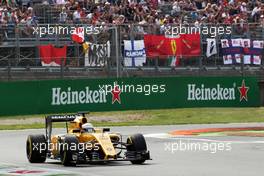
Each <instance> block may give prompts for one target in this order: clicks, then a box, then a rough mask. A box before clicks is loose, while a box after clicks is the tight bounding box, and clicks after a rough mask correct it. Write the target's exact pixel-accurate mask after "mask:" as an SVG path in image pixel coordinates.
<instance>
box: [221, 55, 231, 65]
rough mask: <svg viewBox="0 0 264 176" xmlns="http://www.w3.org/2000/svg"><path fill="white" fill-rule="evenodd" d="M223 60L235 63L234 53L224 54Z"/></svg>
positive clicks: (226, 62)
mask: <svg viewBox="0 0 264 176" xmlns="http://www.w3.org/2000/svg"><path fill="white" fill-rule="evenodd" d="M223 60H224V64H232V63H233V59H232V55H224V56H223Z"/></svg>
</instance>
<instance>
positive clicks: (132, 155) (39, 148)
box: [26, 112, 150, 166]
mask: <svg viewBox="0 0 264 176" xmlns="http://www.w3.org/2000/svg"><path fill="white" fill-rule="evenodd" d="M85 114H86V113H84V112H83V113H77V114H72V115H51V116H47V117H45V121H46V125H45V126H46V135H43V134H40V135H29V136H28V138H27V142H26V153H27V158H28V160H29V162H31V163H43V162H45V161H46V158H49V159H56V160H60V161H61V163H62V164H63V165H64V166H75V165H76V164H81V163H101V162H103V163H104V162H108V161H131V163H133V164H142V163H144V162H145V161H146V160H150V154H149V151H148V150H147V145H146V142H145V138H144V136H143V135H142V134H134V135H131V136H129V137H127V139H126V141H125V142H123V138H124V137H123V136H122V135H120V134H118V133H111V132H110V129H109V128H102V129H97V128H94V127H93V125H92V124H91V123H88V121H87V118H86V117H85ZM53 122H65V124H66V131H67V132H66V134H57V135H52V123H53Z"/></svg>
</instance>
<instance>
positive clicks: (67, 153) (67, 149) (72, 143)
mask: <svg viewBox="0 0 264 176" xmlns="http://www.w3.org/2000/svg"><path fill="white" fill-rule="evenodd" d="M78 145H79V141H78V139H77V137H76V136H70V135H68V136H65V139H64V141H63V142H62V146H61V150H60V153H61V163H62V164H63V165H64V166H76V164H77V156H78V147H79V146H78Z"/></svg>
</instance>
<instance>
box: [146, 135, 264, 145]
mask: <svg viewBox="0 0 264 176" xmlns="http://www.w3.org/2000/svg"><path fill="white" fill-rule="evenodd" d="M144 136H145V137H146V138H157V139H169V140H187V141H198V142H217V143H219V142H226V143H232V144H264V138H263V141H232V140H215V139H207V138H194V137H193V138H190V137H174V136H172V135H169V134H168V133H156V134H146V135H144Z"/></svg>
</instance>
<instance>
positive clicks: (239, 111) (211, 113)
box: [0, 108, 264, 130]
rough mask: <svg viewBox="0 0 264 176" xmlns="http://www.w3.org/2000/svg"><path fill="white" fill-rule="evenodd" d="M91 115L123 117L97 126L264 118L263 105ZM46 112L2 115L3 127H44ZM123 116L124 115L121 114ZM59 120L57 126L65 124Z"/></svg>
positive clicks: (6, 128) (96, 123) (202, 122)
mask: <svg viewBox="0 0 264 176" xmlns="http://www.w3.org/2000/svg"><path fill="white" fill-rule="evenodd" d="M91 115H92V116H96V117H100V116H104V117H108V116H109V117H110V118H111V117H115V116H120V117H121V121H118V122H115V121H96V120H95V121H94V120H92V123H93V124H94V125H95V126H131V125H175V124H209V123H245V122H264V108H188V109H184V108H183V109H163V110H139V111H121V112H120V111H118V112H93V113H91ZM130 115H131V116H133V115H138V116H140V117H141V118H140V119H133V118H132V119H130V118H129V116H130ZM44 116H45V115H30V116H10V117H0V130H15V129H28V128H44V118H43V117H44ZM122 116H124V117H123V118H122ZM27 118H43V122H39V123H29V124H11V125H10V124H8V125H3V124H1V120H2V119H27ZM63 126H64V124H56V125H55V127H63Z"/></svg>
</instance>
